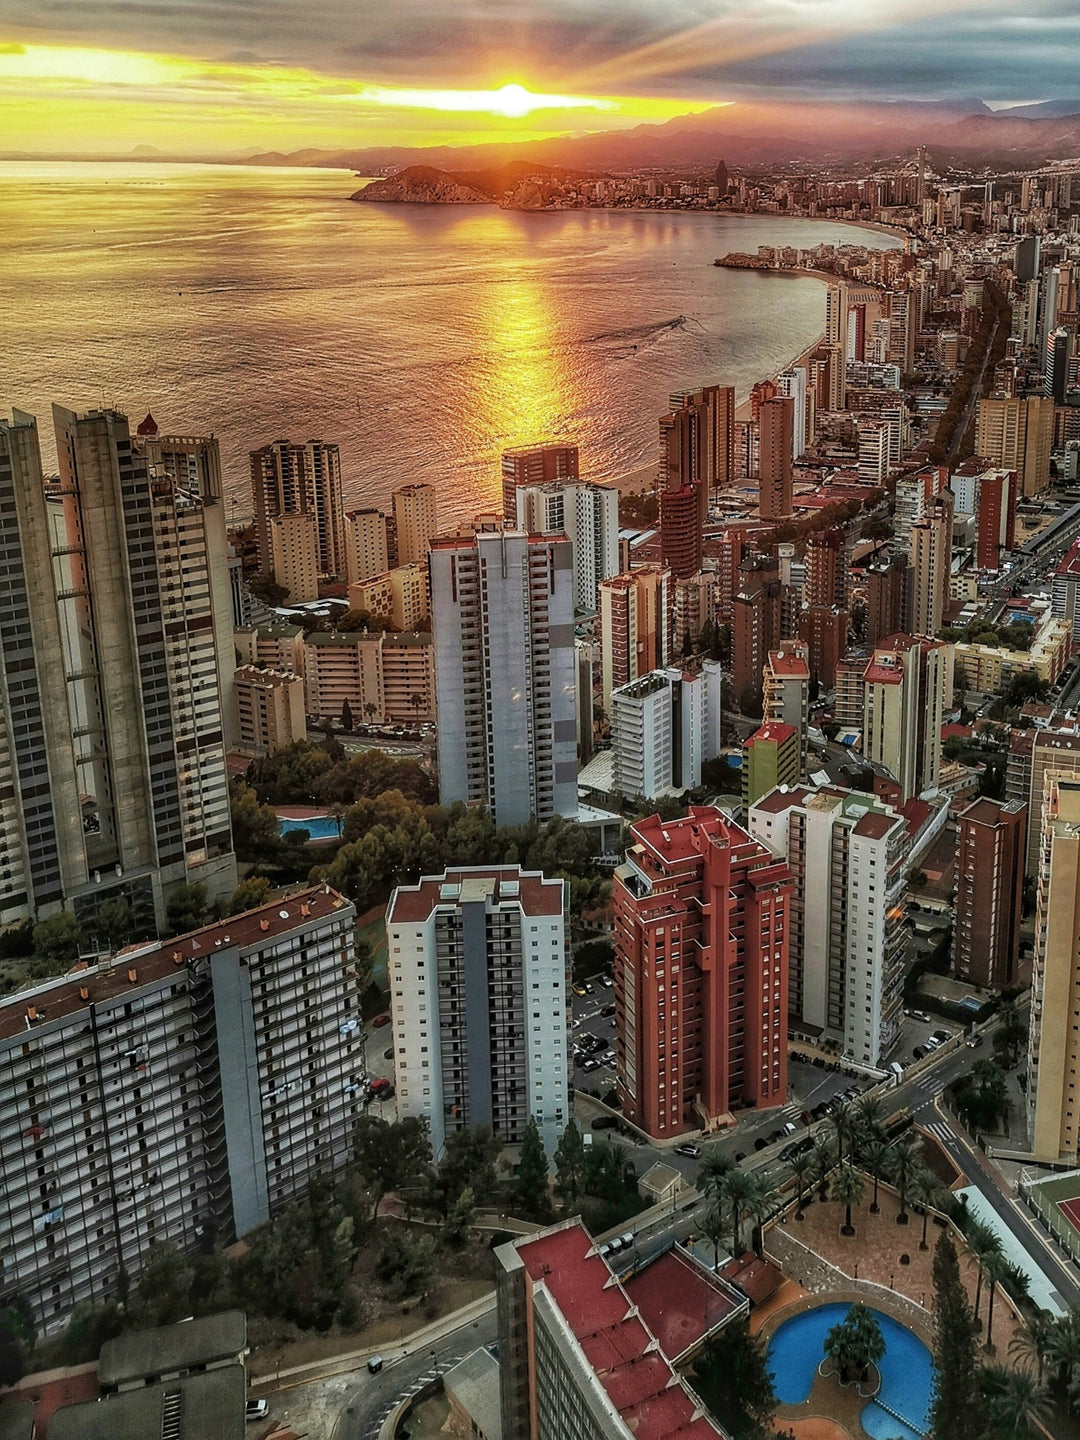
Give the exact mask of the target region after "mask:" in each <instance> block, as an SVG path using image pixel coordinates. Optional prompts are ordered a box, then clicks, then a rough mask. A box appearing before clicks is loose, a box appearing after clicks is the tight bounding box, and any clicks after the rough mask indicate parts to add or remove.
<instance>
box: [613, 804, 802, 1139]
mask: <svg viewBox="0 0 1080 1440" xmlns="http://www.w3.org/2000/svg"><path fill="white" fill-rule="evenodd" d="M790 890H791V874H790V871H789V870H788V868H787V866H786V865H784V864H782V863H779V862H777V861H776V860H775V859H774V858H773V857H772V855H770V854H769V852H768V851H767V850H766V849H765V847H764V846H762V845H760V844H758V842H757V841H755V840H752V839H751V838H750V837H749V836H748V835H747V834H746V832H745V831H744V830H742V829H741V828H740V827H739V826H738V825H735V824H734V823H732V822H731V821H729V820H728V819H727V818H726V817H725V816H723V815H722V814H721V813H720V811H718V810H714V809H711V808H709V807H699V806H693V807H691V810H690V814H689V815H688V816H687V817H686V818H685V819H682V820H675V821H671V822H664V821H662V820H661V819H660V817H659V816H655V815H654V816H652V817H651V818H650V819H648V820H643V821H641V822H640V823H638V824H637V825H634V826H632V827H631V829H630V844H629V848H628V849H627V852H626V861H625V863H624V864H623V865H621V866H620V867H619V868H618V869H617V870H616V871H615V896H614V899H615V1004H616V1012H615V1014H616V1037H617V1039H616V1055H617V1064H618V1092H619V1099H620V1102H621V1107H622V1111H623V1114H624V1115H625V1116H626V1117H627V1118H628V1119H629V1120H631V1121H632V1122H633V1123H634V1124H635V1125H637V1126H638V1127H639V1128H641V1129H643V1130H645V1131H646V1132H647V1133H648V1134H649V1135H652V1136H655V1137H657V1138H660V1139H663V1138H667V1137H669V1136H673V1135H678V1134H679V1133H680V1132H682V1131H685V1130H688V1129H699V1128H701V1127H702V1126H709V1125H711V1124H712V1123H714V1122H715V1121H716V1120H718V1119H719V1118H721V1117H722V1116H725V1115H729V1114H731V1113H732V1112H733V1111H735V1110H738V1109H741V1108H745V1107H764V1106H770V1105H779V1104H782V1103H783V1101H784V1100H785V1099H786V1098H787V1013H788V1000H787V983H788V981H787V976H788V927H787V913H788V897H789V894H790Z"/></svg>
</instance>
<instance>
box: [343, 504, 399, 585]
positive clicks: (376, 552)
mask: <svg viewBox="0 0 1080 1440" xmlns="http://www.w3.org/2000/svg"><path fill="white" fill-rule="evenodd" d="M389 568H390V550H389V541H388V536H387V524H386V516H385V515H384V514H383V513H382V511H381V510H348V511H346V513H345V579H346V580H347V581H348V582H349V584H350V585H355V584H356V582H357V581H358V580H370V579H371V577H372V575H382V574H383V573H384V572H385V571H387V570H389Z"/></svg>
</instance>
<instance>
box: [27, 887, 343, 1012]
mask: <svg viewBox="0 0 1080 1440" xmlns="http://www.w3.org/2000/svg"><path fill="white" fill-rule="evenodd" d="M347 905H349V901H348V900H346V899H345V898H344V896H342V895H339V894H338V892H337V891H336V890H331V889H330V887H329V886H322V885H319V886H316V887H315V888H314V889H309V890H301V891H299V892H298V893H297V894H295V895H289V896H287V897H286V898H285V899H283V900H274V901H272V902H271V903H269V904H267V905H259V906H257V907H256V908H255V909H254V910H248V911H245V913H244V914H242V915H231V916H230V917H229V918H228V919H227V920H219V921H217V922H216V923H215V924H213V925H204V926H203V928H202V929H201V930H192V931H189V932H188V934H186V935H178V936H177V937H176V938H175V939H173V940H167V941H165V943H164V944H158V943H157V942H156V941H151V942H149V943H147V944H143V945H129V946H128V947H127V948H126V949H124V950H121V951H120V952H119V953H118V954H116V955H114V956H111V957H108V958H106V959H104V960H101V961H99V962H97V963H96V964H94V965H86V964H84V963H81V962H80V964H79V965H76V966H75V967H74V968H73V969H72V970H70V971H69V972H68V973H67V974H66V975H63V976H61V977H59V978H58V979H56V980H47V981H45V982H43V983H42V984H41V985H37V986H35V987H34V988H33V989H32V990H23V991H20V992H18V993H17V994H15V995H10V996H8V997H6V999H5V1000H4V1001H3V1002H2V1003H0V1040H9V1039H11V1038H13V1037H14V1036H18V1035H21V1034H22V1033H23V1032H24V1031H27V1030H32V1029H33V1028H34V1027H35V1026H36V1025H38V1024H42V1023H44V1024H51V1023H52V1022H53V1021H55V1020H58V1019H63V1018H64V1017H66V1016H69V1015H74V1014H77V1013H78V1012H79V1011H80V1010H84V1009H86V1008H87V1007H88V1006H90V1005H101V1004H103V1003H105V1002H107V1001H109V1000H112V999H115V997H116V996H118V995H122V994H124V993H125V992H127V991H131V990H133V989H134V988H135V987H136V986H139V985H146V984H149V983H152V982H154V981H158V980H161V979H163V978H164V977H165V976H166V975H170V974H173V973H174V972H175V971H176V970H177V969H178V967H179V966H181V965H182V964H183V963H184V962H185V961H186V960H192V959H195V958H196V957H198V956H203V955H212V954H214V953H215V952H217V951H220V950H222V949H223V948H226V947H227V948H229V949H238V950H246V949H249V948H251V947H254V946H257V945H268V944H273V943H274V942H275V941H276V940H278V939H280V938H281V936H283V935H287V934H289V933H290V932H291V931H293V930H300V929H303V928H304V927H306V926H308V925H310V924H311V923H312V921H315V920H321V919H325V918H326V917H327V916H330V915H333V914H334V913H335V912H336V911H338V910H342V909H344V908H345V907H346V906H347Z"/></svg>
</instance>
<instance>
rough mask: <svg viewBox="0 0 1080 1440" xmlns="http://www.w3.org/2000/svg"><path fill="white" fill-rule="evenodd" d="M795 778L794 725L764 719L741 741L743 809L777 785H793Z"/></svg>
mask: <svg viewBox="0 0 1080 1440" xmlns="http://www.w3.org/2000/svg"><path fill="white" fill-rule="evenodd" d="M799 778H800V777H799V732H798V730H796V729H795V726H794V725H784V724H782V723H781V722H780V721H778V720H766V721H765V723H764V724H763V725H761V726H760V727H759V728H758V729H757V730H755V731H754V733H753V734H752V735H748V736H747V738H746V739H745V740H744V741H743V747H742V802H743V808H744V810H745V809H749V807H750V806H751V805H754V804H756V803H757V801H758V800H760V799H761V797H762V796H763V795H767V794H768V793H769V791H770V790H774V789H775V788H776V787H777V785H797V784H798V783H799Z"/></svg>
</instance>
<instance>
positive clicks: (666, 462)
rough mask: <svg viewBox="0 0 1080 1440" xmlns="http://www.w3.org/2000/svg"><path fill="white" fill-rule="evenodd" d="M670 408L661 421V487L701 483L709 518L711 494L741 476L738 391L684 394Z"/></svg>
mask: <svg viewBox="0 0 1080 1440" xmlns="http://www.w3.org/2000/svg"><path fill="white" fill-rule="evenodd" d="M668 405H669V407H670V412H669V414H667V415H665V416H663V417H662V418H661V420H660V488H661V490H679V489H681V488H682V487H683V486H684V485H696V486H697V487H698V490H699V495H700V499H701V503H702V518H703V520H704V518H705V516H706V514H707V511H708V501H709V496H710V494H711V492H712V491H713V490H714V489H717V488H720V487H723V486H725V485H727V484H729V483H730V482H731V481H732V480H733V479H734V478H735V387H734V386H733V385H706V386H704V387H703V388H702V389H701V390H678V391H675V392H674V393H673V394H671V395H670V396H669V397H668Z"/></svg>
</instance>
